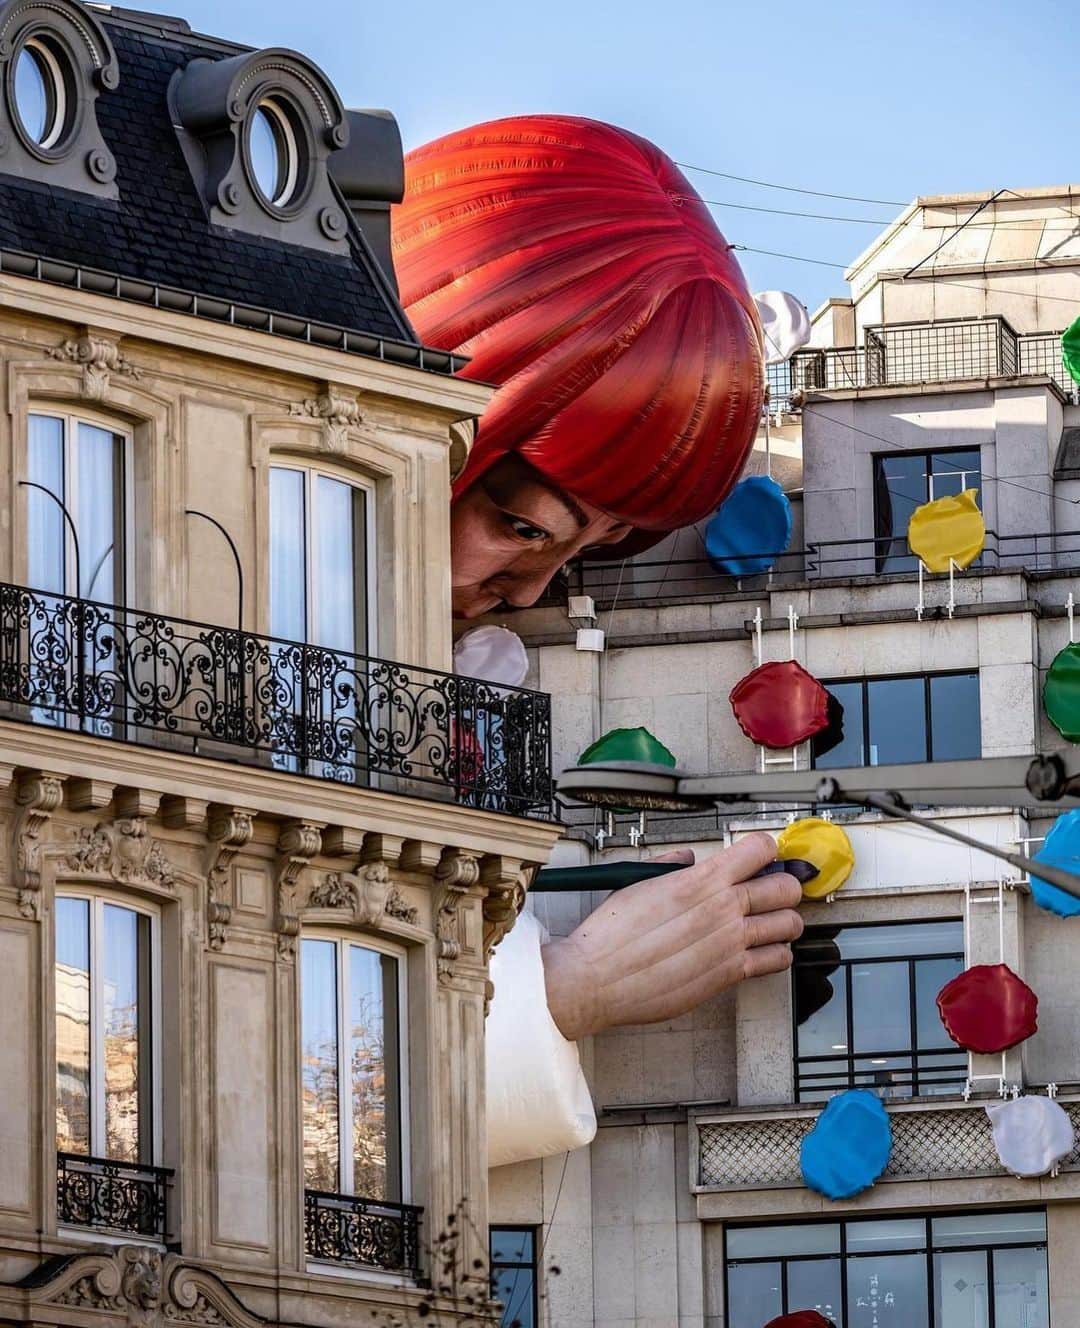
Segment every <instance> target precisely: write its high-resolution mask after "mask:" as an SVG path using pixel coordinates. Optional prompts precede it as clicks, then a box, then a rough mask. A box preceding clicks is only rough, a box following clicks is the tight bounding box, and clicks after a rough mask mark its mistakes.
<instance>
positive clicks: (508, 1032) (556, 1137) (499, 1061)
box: [486, 912, 596, 1167]
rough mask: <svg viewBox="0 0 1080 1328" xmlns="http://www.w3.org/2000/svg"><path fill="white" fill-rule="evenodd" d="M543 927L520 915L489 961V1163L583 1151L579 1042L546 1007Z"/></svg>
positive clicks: (586, 1133)
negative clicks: (492, 986) (492, 991)
mask: <svg viewBox="0 0 1080 1328" xmlns="http://www.w3.org/2000/svg"><path fill="white" fill-rule="evenodd" d="M547 939H548V936H547V932H546V931H545V930H544V928H543V927H542V926H541V925H540V923H539V922H538V921H537V919H536V918H535V917H534V916H533V914H531V913H528V912H525V913H522V914H521V916H520V917H519V918H518V920H517V922H515V923H514V926H513V928H512V930H511V931H510V933H509V935H508V936H507V937H506V938H505V940H503V942H502V943H501V945H500V946H499V947H498V949H497V950H496V951H495V953H494V955H493V956H492V960H491V979H492V981H493V982H494V984H495V995H494V998H493V999H492V1002H491V1010H490V1013H489V1014H488V1018H487V1035H486V1054H487V1128H488V1166H490V1167H501V1166H506V1165H507V1164H508V1163H510V1162H524V1161H525V1160H526V1159H528V1158H534V1157H548V1156H549V1155H551V1154H553V1153H565V1152H567V1151H568V1150H569V1149H571V1148H581V1147H583V1146H584V1145H585V1144H587V1143H590V1142H591V1141H592V1138H593V1136H594V1135H595V1134H596V1113H595V1112H594V1110H593V1104H592V1096H591V1094H590V1093H589V1086H588V1084H587V1083H586V1082H585V1076H584V1074H583V1073H582V1071H581V1060H580V1058H579V1056H578V1049H577V1044H576V1043H574V1042H568V1041H567V1040H566V1038H564V1037H563V1035H562V1034H561V1033H560V1032H559V1029H558V1026H557V1025H556V1023H555V1020H554V1019H552V1017H551V1014H550V1013H549V1011H548V1004H547V989H546V987H545V985H544V962H543V959H542V957H541V954H540V947H541V946H542V945H543V944H544V943H545V941H546V940H547Z"/></svg>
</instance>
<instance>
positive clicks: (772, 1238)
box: [727, 1222, 840, 1260]
mask: <svg viewBox="0 0 1080 1328" xmlns="http://www.w3.org/2000/svg"><path fill="white" fill-rule="evenodd" d="M839 1250H840V1227H839V1224H838V1223H835V1222H804V1223H801V1224H799V1225H797V1226H784V1227H728V1229H727V1257H728V1258H729V1259H732V1260H736V1259H754V1258H758V1257H760V1256H762V1255H769V1254H837V1253H839Z"/></svg>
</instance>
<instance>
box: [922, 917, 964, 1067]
mask: <svg viewBox="0 0 1080 1328" xmlns="http://www.w3.org/2000/svg"><path fill="white" fill-rule="evenodd" d="M961 944H962V943H961ZM963 968H964V961H963V959H921V960H919V962H918V963H917V964H916V965H915V1020H916V1026H917V1029H918V1040H919V1049H920V1050H921V1051H932V1050H934V1049H935V1048H938V1047H940V1048H942V1049H944V1048H946V1047H953V1046H955V1043H954V1042H953V1040H952V1039H951V1038H950V1037H949V1035H948V1033H946V1032H945V1025H944V1024H943V1023H942V1022H941V1014H940V1012H939V1010H938V1007H937V994H938V992H939V991H940V990H941V989H942V987H944V985H945V984H946V982H950V981H951V980H952V979H953V978H954V977H956V976H957V974H958V973H961V972H963Z"/></svg>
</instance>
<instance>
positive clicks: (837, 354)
mask: <svg viewBox="0 0 1080 1328" xmlns="http://www.w3.org/2000/svg"><path fill="white" fill-rule="evenodd" d="M1029 375H1045V376H1047V377H1049V378H1052V379H1053V380H1054V382H1055V383H1057V385H1058V387H1060V388H1061V390H1062V391H1063V392H1064V393H1065V394H1066V395H1067V396H1069V397H1070V398H1073V399H1075V396H1076V390H1077V388H1076V384H1075V383H1074V382H1073V381H1072V379H1071V378H1070V376H1069V374H1068V372H1067V371H1066V369H1065V365H1064V363H1063V361H1062V358H1061V333H1060V332H1026V333H1025V332H1017V331H1016V329H1015V328H1014V327H1013V326H1012V325H1011V324H1010V323H1009V321H1008V320H1007V319H1005V318H1001V317H999V316H996V315H995V316H990V317H987V318H953V319H941V320H938V321H936V322H927V323H887V324H880V325H878V326H875V327H868V328H866V329H864V332H863V344H862V345H861V346H828V347H807V348H805V349H803V350H799V351H796V352H795V354H794V355H792V357H791V358H790V359H789V360H786V361H785V362H784V363H782V364H772V365H769V368H768V382H769V408H770V409H771V410H774V411H775V410H781V411H791V410H798V409H800V397H799V394H800V393H801V392H804V391H807V390H810V391H836V390H839V389H842V388H849V387H885V386H894V385H896V386H900V385H904V384H913V383H953V382H964V381H971V380H973V379H976V380H977V379H985V378H1016V377H1025V376H1029ZM793 398H794V400H793Z"/></svg>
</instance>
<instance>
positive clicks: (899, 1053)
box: [791, 917, 968, 1104]
mask: <svg viewBox="0 0 1080 1328" xmlns="http://www.w3.org/2000/svg"><path fill="white" fill-rule="evenodd" d="M936 923H952V924H953V925H956V924H958V923H959V924H960V926H961V928H963V925H964V920H963V918H960V917H957V918H952V917H949V918H905V919H904V920H902V921H886V922H852V923H850V924H848V928H844V927H841V928H840V930H841V931H843V930H846V929H850V928H855V927H858V928H861V929H866V930H869V929H870V928H885V927H905V926H929V925H933V924H936ZM815 930H816V929H815V928H813V927H810V928H808V929H807V931H808V932H809V934H810V935H811V936H813V934H814V931H815ZM805 936H806V933H804V937H802V938H800V940H802V939H805ZM799 944H800V942H799V941H796V942H795V943H794V946H793V950H794V951H795V957H794V960H793V962H792V965H791V1067H792V1081H793V1083H794V1099H795V1101H796V1102H798V1103H803V1102H811V1103H818V1104H821V1103H822V1101H823V1100H822V1099H820V1098H809V1097H807V1098H804V1097H802V1096H801V1092H803V1091H805V1092H822V1093H832V1094H835V1093H842V1092H844V1091H846V1090H847V1089H851V1088H863V1089H866V1090H867V1091H869V1092H873V1091H874V1087H875V1086H874V1085H872V1084H857V1083H856V1082H855V1080H856V1078H857V1077H863V1078H865V1076H866V1075H867V1074H869V1073H870V1071H868V1070H856V1069H855V1062H856V1061H865V1060H868V1059H870V1058H871V1057H874V1056H885V1057H887V1058H889V1059H895V1060H899V1059H901V1058H903V1057H907V1058H908V1059H909V1060H910V1061H911V1073H910V1079H911V1092H910V1093H908V1094H906V1095H905V1094H903V1093H898V1094H896V1095H895V1096H894V1097H890V1098H888V1099H885V1100H888V1101H895V1100H896V1099H898V1098H903V1097H905V1096H907V1097H910V1098H920V1099H922V1100H924V1101H925V1100H928V1099H930V1100H932V1099H933V1098H935V1097H942V1096H948V1094H938V1093H920V1092H919V1091H918V1088H919V1079H920V1071H919V1065H918V1062H919V1058H920V1057H933V1056H935V1054H937V1052H939V1051H940V1052H941V1054H942V1055H952V1054H956V1055H959V1056H964V1057H965V1063H964V1073H963V1079H962V1081H961V1083H963V1082H966V1081H967V1078H968V1062H967V1059H966V1053H965V1052H963V1051H961V1050H960V1049H959V1048H955V1049H953V1048H935V1049H932V1050H929V1051H921V1050H920V1049H919V1047H918V1004H917V990H918V988H917V983H916V980H915V965H916V964H917V963H918V962H919V961H920V960H924V959H925V960H930V959H959V960H960V963H961V965H966V963H967V956H966V952H965V949H964V946H965V944H966V933H962V935H961V949H960V951H953V950H949V951H944V950H943V951H940V952H935V953H933V954H917V955H912V954H906V955H889V956H881V957H878V958H869V959H868V958H866V957H865V956H863V957H862V958H859V959H844V958H841V959H840V962H839V963H838V964H837V966H836V967H837V969H842V970H843V972H844V990H845V1002H846V1007H847V1008H846V1021H845V1027H846V1035H847V1049H846V1050H845V1051H844V1052H837V1053H836V1054H835V1055H834V1056H831V1057H826V1056H800V1055H799V1021H798V1020H799V1012H798V1007H797V1004H796V993H795V979H796V970H797V968H798V966H799V964H798V946H799ZM866 963H870V964H906V965H907V969H908V1032H909V1040H910V1042H911V1044H912V1045H911V1046H910V1047H908V1048H907V1049H906V1050H896V1051H892V1050H889V1049H882V1050H878V1051H860V1052H855V1050H854V1029H855V1009H854V1002H853V1000H852V972H851V970H852V968H853V966H854V965H856V964H866ZM805 967H810V965H809V964H807V965H805ZM810 1061H812V1062H815V1063H817V1064H818V1065H819V1066H821V1067H822V1068H821V1069H820V1070H819V1071H818V1072H817V1073H816V1074H815V1073H813V1072H812V1071H810V1070H801V1069H800V1065H802V1064H805V1063H806V1062H810ZM838 1063H843V1064H844V1067H845V1071H846V1075H845V1078H844V1079H843V1080H840V1079H838V1080H837V1082H836V1083H835V1084H832V1085H823V1086H820V1087H818V1088H811V1087H810V1085H805V1086H804V1085H802V1084H801V1083H800V1080H802V1079H820V1078H823V1077H824V1075H825V1074H826V1073H827V1072H828V1071H829V1069H830V1067H831V1066H832V1065H833V1064H838ZM934 1073H937V1071H936V1070H935V1069H933V1068H930V1069H927V1070H924V1071H923V1076H929V1075H932V1074H934ZM930 1082H939V1083H940V1082H942V1081H940V1080H937V1081H935V1080H931V1081H930ZM826 1100H827V1099H826Z"/></svg>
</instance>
